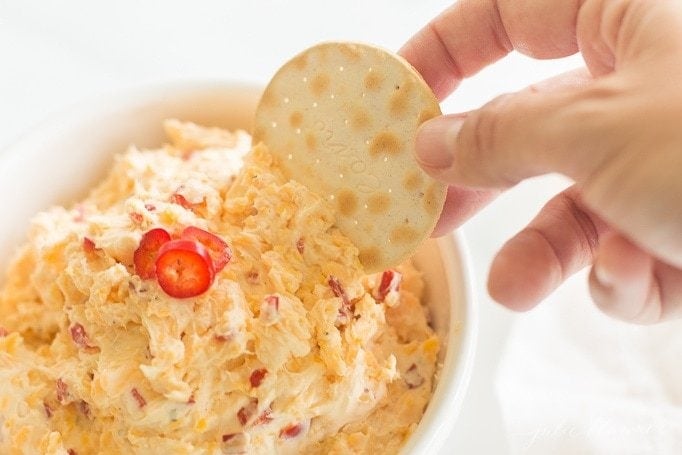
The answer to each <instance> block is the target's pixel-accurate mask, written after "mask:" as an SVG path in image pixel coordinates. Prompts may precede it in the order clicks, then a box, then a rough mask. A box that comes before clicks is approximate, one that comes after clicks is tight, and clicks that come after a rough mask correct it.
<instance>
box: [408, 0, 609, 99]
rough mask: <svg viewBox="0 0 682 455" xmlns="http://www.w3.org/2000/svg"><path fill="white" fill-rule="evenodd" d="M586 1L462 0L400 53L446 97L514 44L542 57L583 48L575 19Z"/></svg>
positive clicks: (438, 17) (559, 55) (563, 53)
mask: <svg viewBox="0 0 682 455" xmlns="http://www.w3.org/2000/svg"><path fill="white" fill-rule="evenodd" d="M595 1H603V0H595ZM581 3H582V1H580V0H571V1H561V2H557V1H555V0H461V1H459V2H457V3H455V4H454V5H452V6H451V7H449V8H448V9H446V10H445V11H444V12H443V13H441V14H440V15H439V16H437V17H436V18H435V19H433V20H432V21H431V22H429V23H428V24H427V25H426V26H425V27H424V28H422V29H421V30H420V31H419V32H417V34H416V35H414V36H413V37H412V38H411V39H410V40H409V41H408V42H407V43H405V45H404V46H403V47H402V49H400V51H399V53H400V54H401V55H402V56H403V57H405V59H406V60H407V61H408V62H410V63H411V64H412V66H414V67H415V68H416V69H417V71H419V73H421V75H422V77H423V78H424V80H426V83H427V84H429V86H430V87H431V89H432V90H433V91H434V93H435V94H436V96H437V97H438V99H441V100H442V99H443V98H445V97H446V96H447V95H449V94H450V92H452V91H453V90H454V89H455V88H456V87H457V85H458V84H459V82H460V81H461V80H462V79H463V78H466V77H469V76H472V75H473V74H475V73H477V72H478V71H480V70H481V69H482V68H484V67H486V66H487V65H489V64H491V63H493V62H495V61H497V60H499V59H500V58H502V57H504V56H505V55H507V54H508V53H509V52H511V51H512V50H517V51H519V52H521V53H524V54H526V55H529V56H532V57H536V58H558V57H565V56H567V55H571V54H574V53H575V52H577V50H578V45H577V41H576V32H575V24H576V19H577V15H578V10H579V8H580V5H581Z"/></svg>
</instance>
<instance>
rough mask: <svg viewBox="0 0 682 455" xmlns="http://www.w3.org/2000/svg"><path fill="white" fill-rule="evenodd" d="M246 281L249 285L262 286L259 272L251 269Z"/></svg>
mask: <svg viewBox="0 0 682 455" xmlns="http://www.w3.org/2000/svg"><path fill="white" fill-rule="evenodd" d="M246 281H247V282H248V283H249V284H260V273H258V270H256V269H251V270H249V271H248V272H247V273H246Z"/></svg>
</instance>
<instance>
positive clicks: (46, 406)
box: [43, 401, 53, 419]
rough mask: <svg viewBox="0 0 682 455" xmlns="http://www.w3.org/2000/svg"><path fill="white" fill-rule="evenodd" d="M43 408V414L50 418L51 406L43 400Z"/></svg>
mask: <svg viewBox="0 0 682 455" xmlns="http://www.w3.org/2000/svg"><path fill="white" fill-rule="evenodd" d="M43 409H45V415H46V416H47V418H48V419H50V418H52V414H53V413H52V408H51V407H50V405H49V404H48V403H47V401H43Z"/></svg>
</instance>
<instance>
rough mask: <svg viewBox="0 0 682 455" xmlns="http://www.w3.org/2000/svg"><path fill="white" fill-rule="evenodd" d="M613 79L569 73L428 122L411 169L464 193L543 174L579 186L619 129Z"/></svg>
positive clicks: (417, 141) (424, 126) (419, 140)
mask: <svg viewBox="0 0 682 455" xmlns="http://www.w3.org/2000/svg"><path fill="white" fill-rule="evenodd" d="M613 77H614V76H607V77H604V78H602V79H600V80H598V81H597V80H592V79H591V78H590V76H589V75H588V74H587V72H586V71H585V70H580V71H573V72H570V73H566V74H563V75H561V76H557V77H555V78H552V79H549V80H547V81H544V82H541V83H539V84H536V85H533V86H530V87H528V88H526V89H524V90H522V91H520V92H517V93H512V94H507V95H502V96H500V97H498V98H496V99H494V100H492V101H491V102H489V103H488V104H486V105H485V106H483V107H482V108H480V109H478V110H475V111H470V112H468V113H465V114H455V115H446V116H441V117H436V118H434V119H431V120H429V121H427V122H425V123H424V124H422V126H421V127H420V129H419V131H418V134H417V138H416V144H415V146H416V158H417V161H418V162H419V163H420V165H421V166H422V167H423V168H424V170H425V171H426V172H428V173H429V174H431V175H432V176H433V177H435V178H437V179H439V180H442V181H444V182H447V183H450V184H457V185H464V186H471V187H502V188H504V187H509V186H512V185H514V184H516V183H518V182H519V181H520V180H522V179H524V178H527V177H531V176H534V175H539V174H544V173H548V172H561V173H563V174H565V175H567V176H569V177H572V178H573V179H574V180H576V181H578V182H580V181H581V180H582V179H583V178H585V177H586V176H588V175H590V173H591V172H592V171H593V170H594V169H595V168H596V167H597V166H599V164H600V163H601V161H602V160H604V159H605V158H606V154H607V153H608V151H609V150H613V148H614V145H612V144H608V143H607V142H608V141H609V138H613V137H617V135H614V134H609V129H611V128H614V129H615V128H616V126H617V124H618V123H617V122H619V121H620V120H619V119H618V117H619V116H618V115H614V112H612V111H616V110H615V109H613V107H612V105H613V104H614V98H616V95H617V93H618V90H616V89H613V88H611V87H610V86H614V87H616V85H614V84H613V83H612V82H611V79H613ZM621 85H622V84H621ZM607 113H608V115H607Z"/></svg>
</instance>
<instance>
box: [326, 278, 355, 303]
mask: <svg viewBox="0 0 682 455" xmlns="http://www.w3.org/2000/svg"><path fill="white" fill-rule="evenodd" d="M327 283H329V287H330V288H331V290H332V292H333V293H334V295H335V296H336V297H339V298H340V299H341V302H342V303H343V306H344V307H349V306H350V299H349V298H348V294H346V290H345V289H344V288H343V286H341V283H340V282H339V279H338V278H336V277H335V276H334V275H331V276H330V277H329V279H328V280H327Z"/></svg>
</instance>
